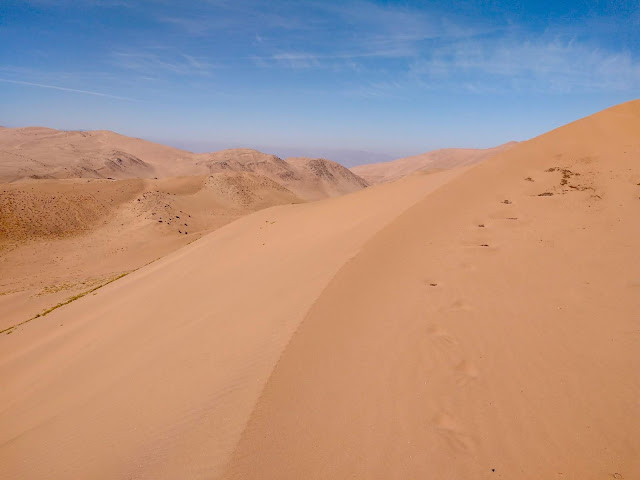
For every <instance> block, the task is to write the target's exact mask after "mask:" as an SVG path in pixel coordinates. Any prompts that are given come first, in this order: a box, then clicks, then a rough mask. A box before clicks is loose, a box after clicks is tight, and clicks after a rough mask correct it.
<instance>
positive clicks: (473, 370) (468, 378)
mask: <svg viewBox="0 0 640 480" xmlns="http://www.w3.org/2000/svg"><path fill="white" fill-rule="evenodd" d="M455 371H456V384H457V385H458V386H459V387H464V386H466V385H469V384H470V383H472V382H473V381H474V380H476V379H477V378H478V376H479V374H480V372H479V371H478V367H476V365H475V364H474V363H473V362H471V361H469V360H463V361H462V362H460V363H459V364H457V365H456V366H455Z"/></svg>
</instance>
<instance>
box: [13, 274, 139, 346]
mask: <svg viewBox="0 0 640 480" xmlns="http://www.w3.org/2000/svg"><path fill="white" fill-rule="evenodd" d="M129 273H131V272H125V273H121V274H120V275H118V276H116V277H113V278H112V279H111V280H108V281H106V282H105V283H102V284H100V285H98V286H96V287H93V288H91V289H89V290H86V291H84V292H81V293H78V294H77V295H74V296H72V297H69V298H67V299H66V300H65V301H64V302H61V303H58V304H57V305H54V306H53V307H50V308H48V309H46V310H44V311H43V312H41V313H38V314H37V315H36V316H34V317H31V318H29V319H28V320H25V321H23V322H20V323H16V324H15V325H12V326H10V327H8V328H5V329H4V330H0V333H5V332H7V335H9V334H10V333H11V332H12V331H13V330H15V329H16V328H17V327H19V326H21V325H24V324H25V323H29V322H30V321H32V320H35V319H36V318H40V317H44V316H46V315H48V314H50V313H51V312H53V311H54V310H57V309H58V308H60V307H64V306H65V305H68V304H70V303H71V302H73V301H75V300H78V299H79V298H82V297H84V296H86V295H89V294H90V293H92V292H95V291H96V290H98V289H99V288H102V287H104V286H106V285H109V284H110V283H113V282H115V281H116V280H119V279H121V278H122V277H125V276H127V275H129Z"/></svg>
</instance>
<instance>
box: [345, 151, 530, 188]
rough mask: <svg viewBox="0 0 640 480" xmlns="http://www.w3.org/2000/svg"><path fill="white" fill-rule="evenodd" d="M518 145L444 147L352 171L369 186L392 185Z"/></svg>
mask: <svg viewBox="0 0 640 480" xmlns="http://www.w3.org/2000/svg"><path fill="white" fill-rule="evenodd" d="M517 143H518V142H509V143H505V144H504V145H500V146H498V147H494V148H486V149H475V148H445V149H441V150H433V151H430V152H427V153H423V154H420V155H414V156H412V157H405V158H399V159H397V160H393V161H391V162H383V163H371V164H367V165H359V166H357V167H353V168H352V169H351V171H352V172H353V173H355V174H356V175H358V176H360V177H362V178H364V179H365V180H366V181H367V182H368V183H370V184H376V183H384V182H391V181H393V180H397V179H399V178H402V177H405V176H407V175H410V174H412V173H415V172H419V171H427V170H438V169H447V168H455V167H462V166H465V165H471V164H474V163H477V162H481V161H482V160H485V159H487V158H489V157H491V156H493V155H495V154H497V153H500V152H502V151H504V150H507V149H509V148H511V147H513V146H514V145H516V144H517Z"/></svg>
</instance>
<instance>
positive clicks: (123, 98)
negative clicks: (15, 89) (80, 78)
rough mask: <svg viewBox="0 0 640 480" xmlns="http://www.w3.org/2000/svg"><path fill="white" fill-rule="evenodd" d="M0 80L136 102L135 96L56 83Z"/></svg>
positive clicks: (0, 80)
mask: <svg viewBox="0 0 640 480" xmlns="http://www.w3.org/2000/svg"><path fill="white" fill-rule="evenodd" d="M0 82H6V83H14V84H16V85H27V86H30V87H39V88H49V89H52V90H62V91H63V92H73V93H83V94H85V95H95V96H96V97H106V98H114V99H116V100H125V101H128V102H137V101H138V100H136V99H135V98H129V97H121V96H118V95H109V94H108V93H100V92H91V91H89V90H79V89H77V88H67V87H59V86H57V85H44V84H42V83H33V82H24V81H22V80H9V79H7V78H0Z"/></svg>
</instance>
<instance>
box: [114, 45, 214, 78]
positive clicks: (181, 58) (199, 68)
mask: <svg viewBox="0 0 640 480" xmlns="http://www.w3.org/2000/svg"><path fill="white" fill-rule="evenodd" d="M154 50H160V51H161V52H162V53H153V52H152V51H145V50H138V51H116V52H112V53H111V60H112V63H113V64H114V65H115V66H117V67H119V68H122V69H126V70H135V71H137V72H139V73H144V74H145V75H147V76H154V75H166V74H167V73H169V74H175V75H181V76H200V77H203V76H204V77H206V76H211V75H212V74H213V70H214V69H215V68H216V66H214V65H213V64H212V63H210V62H208V61H207V60H204V59H202V58H198V57H195V56H193V55H188V54H185V53H182V52H175V51H173V49H171V48H164V47H159V48H155V49H154Z"/></svg>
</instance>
